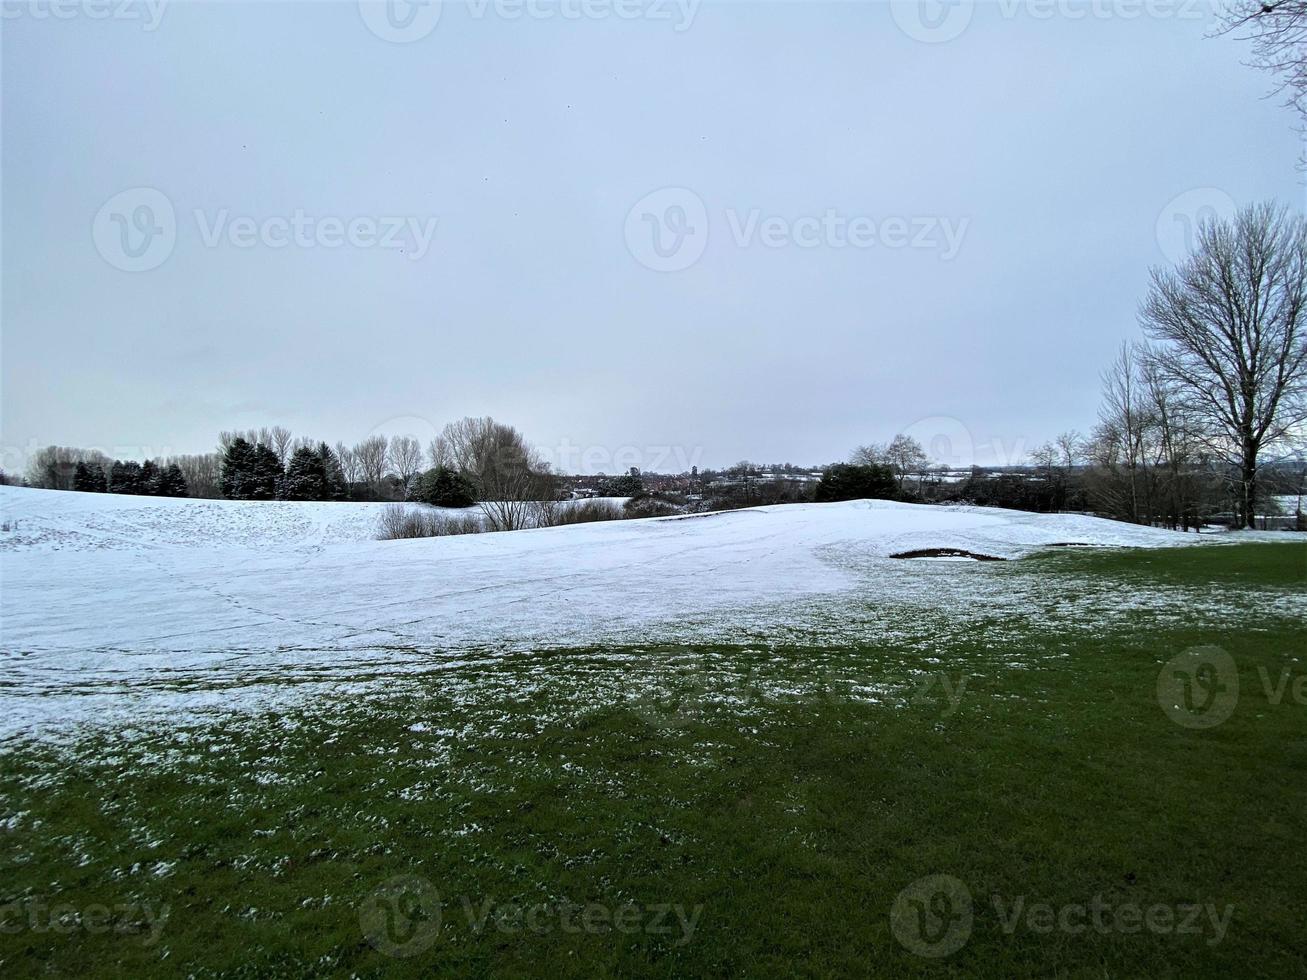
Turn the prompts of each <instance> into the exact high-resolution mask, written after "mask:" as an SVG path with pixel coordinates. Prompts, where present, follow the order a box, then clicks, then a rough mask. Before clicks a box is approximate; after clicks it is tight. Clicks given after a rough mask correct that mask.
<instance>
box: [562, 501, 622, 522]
mask: <svg viewBox="0 0 1307 980" xmlns="http://www.w3.org/2000/svg"><path fill="white" fill-rule="evenodd" d="M550 509H551V511H552V513H551V515H550V516H551V521H550V523H551V525H552V526H554V527H557V526H559V525H562V524H591V523H593V522H595V521H620V520H621V519H622V517H623V516H624V515H623V513H622V510H621V508H620V507H618V506H617V505H616V504H615V503H613V502H612V501H611V500H578V501H577V502H576V503H574V504H571V503H556V504H555V505H554V506H553V507H552V508H550Z"/></svg>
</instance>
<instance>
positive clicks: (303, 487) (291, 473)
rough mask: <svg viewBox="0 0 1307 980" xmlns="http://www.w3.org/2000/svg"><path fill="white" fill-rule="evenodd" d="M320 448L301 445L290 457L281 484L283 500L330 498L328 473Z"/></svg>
mask: <svg viewBox="0 0 1307 980" xmlns="http://www.w3.org/2000/svg"><path fill="white" fill-rule="evenodd" d="M320 448H321V447H319V449H311V448H309V447H308V446H301V447H300V448H299V449H297V450H295V453H294V455H293V456H291V458H290V465H289V466H287V467H286V477H285V479H284V480H282V484H281V499H282V500H328V499H330V497H329V496H328V488H327V474H326V471H325V468H324V466H323V459H322V456H321V453H320Z"/></svg>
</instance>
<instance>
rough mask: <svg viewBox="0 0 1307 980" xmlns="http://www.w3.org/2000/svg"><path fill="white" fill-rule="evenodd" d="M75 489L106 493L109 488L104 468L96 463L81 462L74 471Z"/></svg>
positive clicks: (85, 491)
mask: <svg viewBox="0 0 1307 980" xmlns="http://www.w3.org/2000/svg"><path fill="white" fill-rule="evenodd" d="M73 489H74V490H81V491H82V492H83V493H104V491H105V490H106V489H108V480H106V479H105V476H104V470H102V469H100V467H99V466H98V465H96V464H95V463H84V462H79V463H78V464H77V467H76V469H74V471H73Z"/></svg>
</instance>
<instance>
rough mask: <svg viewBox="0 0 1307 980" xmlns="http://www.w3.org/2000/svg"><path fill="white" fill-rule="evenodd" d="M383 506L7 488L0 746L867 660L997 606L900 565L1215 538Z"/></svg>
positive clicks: (847, 513) (855, 511) (1007, 517)
mask: <svg viewBox="0 0 1307 980" xmlns="http://www.w3.org/2000/svg"><path fill="white" fill-rule="evenodd" d="M384 506H385V505H382V504H356V503H291V502H248V501H215V500H185V499H166V498H149V497H131V496H119V495H109V494H82V493H62V492H52V491H42V490H29V489H22V488H13V487H4V488H0V512H2V517H3V525H4V527H6V528H8V529H7V530H3V531H0V585H2V586H3V588H2V596H0V613H2V614H3V626H2V627H0V704H3V706H4V708H5V710H4V712H3V717H0V736H4V735H8V734H13V733H27V734H32V733H37V734H39V733H41V732H43V731H45V730H48V729H51V728H59V727H65V726H68V725H71V724H75V723H78V722H82V721H91V720H104V719H127V720H132V719H138V718H143V717H145V716H146V715H147V714H151V713H158V712H163V713H167V712H173V711H183V712H207V711H226V710H232V709H240V708H243V707H245V706H247V705H248V704H255V703H258V704H264V703H268V702H273V703H276V702H281V701H286V700H287V699H296V698H299V699H304V698H313V697H320V696H323V694H324V692H326V691H331V692H333V696H339V692H340V690H341V688H342V685H344V686H348V685H354V686H359V685H368V684H375V683H384V682H386V681H387V680H388V679H395V678H400V677H404V676H407V675H412V674H414V673H424V672H428V671H431V670H434V669H441V668H449V667H454V666H463V665H467V664H469V663H476V662H478V661H480V660H483V659H486V660H489V659H490V658H493V657H494V656H495V655H496V654H497V653H502V652H505V651H513V650H518V651H520V650H531V649H536V650H538V649H544V648H558V647H568V646H571V647H576V646H588V645H594V644H607V643H611V644H623V643H628V644H629V643H646V642H694V641H695V640H702V639H708V640H713V641H725V642H754V641H757V640H759V639H760V638H761V639H763V640H765V639H767V638H769V637H773V638H775V639H776V640H778V641H780V640H783V639H787V638H796V637H801V638H805V639H809V640H812V639H821V640H822V641H831V642H836V641H840V640H843V641H849V642H856V640H857V639H858V638H859V636H863V635H866V634H864V633H862V632H860V631H862V630H866V629H886V628H889V624H887V623H884V622H881V621H878V620H875V617H871V618H868V616H867V615H866V614H865V610H866V609H867V608H869V607H870V608H875V607H877V606H878V605H880V606H886V607H888V606H889V605H891V604H898V605H902V604H904V603H908V604H912V605H915V606H918V607H920V608H924V609H927V610H934V611H935V612H936V613H939V612H945V613H950V614H952V615H954V616H957V615H958V614H959V613H960V612H961V610H962V609H963V607H965V606H967V605H968V604H969V603H971V602H972V599H971V598H969V597H972V596H973V594H974V592H975V590H976V589H977V588H981V589H983V590H985V591H986V592H992V591H994V588H995V587H994V585H993V584H992V582H993V580H992V579H990V578H987V577H986V576H987V573H988V572H989V571H990V569H989V568H988V567H982V565H983V566H989V565H990V564H991V563H974V562H967V563H940V564H935V565H933V566H932V565H931V564H930V563H923V562H913V561H894V560H890V559H889V556H891V555H895V554H902V553H904V552H913V551H921V550H927V549H955V550H957V551H963V552H972V553H976V554H983V555H992V556H996V557H1002V558H1017V557H1020V556H1022V555H1024V554H1028V553H1029V552H1031V551H1032V550H1034V549H1038V548H1040V547H1043V546H1048V545H1053V544H1057V545H1067V544H1082V545H1107V546H1135V547H1153V546H1168V545H1176V544H1184V543H1194V542H1196V541H1197V540H1198V537H1197V535H1192V534H1190V535H1185V534H1180V533H1176V532H1171V531H1165V530H1159V529H1155V528H1145V527H1137V526H1133V525H1128V524H1120V523H1116V522H1112V521H1106V520H1101V519H1098V518H1092V517H1085V516H1080V515H1036V514H1028V513H1022V512H1017V511H1005V510H997V509H988V508H985V509H982V508H971V507H937V506H922V505H913V504H899V503H890V502H885V501H852V502H847V503H838V504H808V505H786V506H781V507H758V508H752V509H749V510H742V511H731V512H724V513H716V514H709V515H696V516H694V517H690V518H653V519H647V520H638V521H618V522H605V523H596V524H582V525H570V526H563V527H555V528H542V529H538V530H530V531H517V532H511V533H497V534H479V535H468V536H459V537H445V538H428V539H415V540H404V541H378V540H374V538H375V535H376V529H377V522H378V519H379V515H380V512H381V508H382V507H384ZM992 564H996V565H1002V564H1004V563H1001V562H999V563H992ZM912 566H916V567H915V568H913V567H912ZM987 582H988V583H991V584H989V585H986V584H985V583H987ZM1014 594H1021V595H1023V596H1024V599H1023V601H1030V602H1034V603H1036V604H1037V603H1038V601H1039V599H1038V597H1037V596H1034V595H1028V594H1025V593H1021V592H1020V590H1017V593H1014ZM987 608H990V609H991V611H992V607H987ZM849 610H859V611H861V612H860V615H849V614H848V613H849Z"/></svg>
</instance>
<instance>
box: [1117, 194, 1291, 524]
mask: <svg viewBox="0 0 1307 980" xmlns="http://www.w3.org/2000/svg"><path fill="white" fill-rule="evenodd" d="M1139 318H1140V322H1141V323H1142V325H1143V327H1144V329H1145V330H1146V331H1147V332H1148V334H1149V336H1150V337H1152V338H1153V339H1154V340H1156V341H1157V342H1158V343H1159V346H1158V348H1157V349H1156V351H1155V353H1154V354H1153V357H1155V359H1156V365H1157V371H1158V374H1159V377H1160V378H1161V379H1163V380H1164V381H1165V382H1167V383H1169V384H1171V385H1173V386H1174V387H1175V390H1176V391H1177V393H1178V394H1179V395H1180V396H1181V397H1182V398H1183V399H1184V401H1185V403H1186V405H1187V407H1188V408H1189V409H1190V410H1192V411H1193V412H1194V413H1195V414H1196V415H1197V416H1198V417H1199V418H1201V419H1202V421H1203V423H1204V426H1203V427H1204V430H1205V431H1206V433H1207V434H1208V440H1209V442H1210V444H1211V446H1212V448H1213V449H1214V450H1216V451H1219V452H1221V453H1222V454H1224V455H1225V456H1226V458H1228V459H1229V460H1230V461H1231V462H1232V463H1233V464H1234V465H1235V466H1236V467H1237V471H1238V486H1239V518H1240V522H1241V523H1242V524H1243V525H1245V526H1247V527H1252V526H1253V518H1254V516H1255V513H1256V505H1257V471H1258V465H1259V462H1260V459H1261V455H1262V452H1263V450H1265V449H1267V448H1269V447H1273V446H1275V445H1277V444H1279V443H1280V442H1282V441H1283V440H1284V439H1285V437H1286V436H1287V435H1289V434H1290V432H1291V431H1292V430H1293V429H1294V427H1295V426H1297V425H1299V424H1301V423H1302V422H1303V421H1304V420H1307V324H1304V319H1305V318H1307V222H1304V219H1303V218H1302V217H1301V216H1299V215H1294V214H1291V213H1290V212H1289V211H1287V210H1286V209H1285V208H1283V207H1278V206H1276V205H1274V204H1270V203H1266V204H1258V205H1253V206H1250V207H1247V208H1244V209H1243V210H1241V211H1240V212H1239V213H1238V214H1237V215H1236V216H1235V217H1234V218H1233V220H1231V221H1223V220H1216V221H1210V222H1205V223H1203V224H1202V225H1201V226H1200V227H1199V231H1198V241H1197V245H1196V247H1195V250H1194V253H1193V254H1192V255H1191V256H1189V258H1188V259H1186V260H1185V261H1184V262H1183V263H1181V265H1180V266H1179V268H1177V269H1174V270H1170V269H1154V270H1153V273H1152V284H1151V287H1150V290H1149V293H1148V296H1147V298H1146V299H1145V300H1144V302H1143V304H1142V305H1141V307H1140V313H1139Z"/></svg>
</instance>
